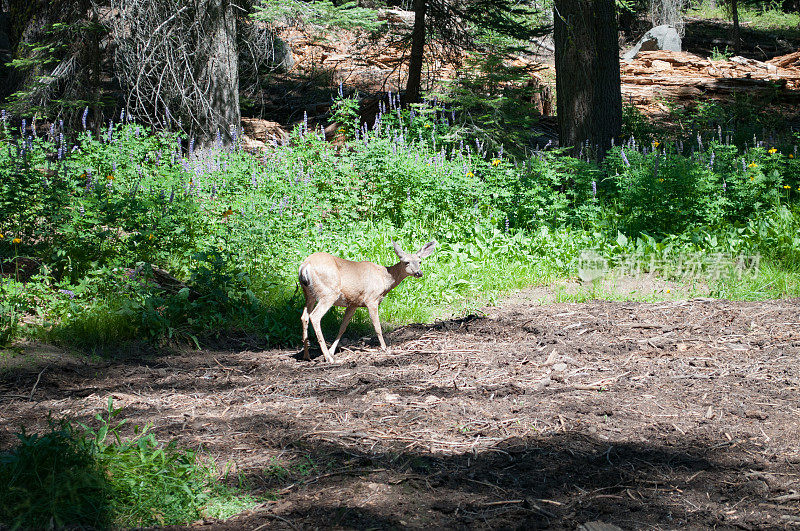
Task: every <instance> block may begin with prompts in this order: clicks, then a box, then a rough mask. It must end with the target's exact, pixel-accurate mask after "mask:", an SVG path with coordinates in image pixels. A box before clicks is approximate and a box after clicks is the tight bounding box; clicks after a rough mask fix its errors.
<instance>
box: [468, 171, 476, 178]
mask: <svg viewBox="0 0 800 531" xmlns="http://www.w3.org/2000/svg"><path fill="white" fill-rule="evenodd" d="M467 177H475V174H474V173H472V172H471V171H468V172H467Z"/></svg>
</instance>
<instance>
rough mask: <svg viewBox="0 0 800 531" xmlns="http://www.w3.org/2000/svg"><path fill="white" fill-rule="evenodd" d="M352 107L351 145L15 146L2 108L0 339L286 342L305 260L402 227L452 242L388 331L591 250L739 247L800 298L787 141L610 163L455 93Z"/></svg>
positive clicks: (121, 136) (388, 308) (303, 131)
mask: <svg viewBox="0 0 800 531" xmlns="http://www.w3.org/2000/svg"><path fill="white" fill-rule="evenodd" d="M354 101H355V100H353V99H348V98H343V99H340V100H339V101H338V102H337V104H336V106H335V109H336V112H337V119H339V120H340V121H341V122H342V131H341V133H342V134H343V135H345V137H346V138H345V141H344V142H343V143H340V144H331V143H328V142H326V141H325V140H324V139H322V138H321V137H320V136H319V134H318V133H315V132H314V131H310V130H309V128H308V126H307V125H305V124H304V125H302V126H301V127H299V128H298V130H296V131H295V132H294V134H293V136H292V138H291V141H290V142H288V143H286V144H285V145H273V146H271V147H270V149H268V151H267V152H265V153H261V154H257V155H253V154H249V153H246V152H244V151H242V150H241V149H239V148H238V146H234V147H233V148H224V149H223V148H222V147H220V146H217V147H216V148H213V149H207V150H203V151H198V150H195V149H194V145H193V142H192V141H191V140H190V141H187V140H186V139H182V138H180V137H179V136H177V135H175V134H169V133H154V132H151V131H148V130H146V129H145V128H143V127H141V126H139V125H137V124H135V123H129V122H124V123H118V124H112V125H111V126H110V127H109V129H108V130H106V131H104V132H103V133H102V134H101V135H99V136H97V135H93V134H92V133H90V132H89V131H82V132H80V133H79V134H78V135H76V136H75V137H74V139H75V140H74V143H71V142H70V141H68V140H67V138H68V137H67V136H65V133H64V132H62V131H59V130H58V129H57V128H56V127H53V128H51V130H50V131H49V132H48V134H46V135H44V136H41V135H40V136H38V137H36V136H34V134H32V133H34V131H33V130H30V129H27V127H26V126H25V124H24V123H22V124H20V125H21V126H22V128H23V130H25V131H26V133H28V132H30V133H31V134H26V135H25V137H24V138H23V137H21V136H20V135H19V130H18V129H17V128H13V129H12V127H11V125H10V124H9V123H8V122H4V123H3V124H2V131H1V132H0V143H2V149H0V236H1V237H0V268H2V270H1V271H0V272H2V274H3V278H2V281H1V282H0V294H1V295H2V296H1V297H0V305H2V308H3V312H2V314H0V315H2V317H0V340H2V341H3V342H4V343H8V342H10V341H13V340H14V338H18V337H36V338H41V339H44V340H48V341H55V342H58V343H62V344H65V345H69V346H75V347H79V348H81V349H83V350H88V351H95V352H103V351H110V350H113V349H114V347H115V346H118V345H119V344H120V342H124V341H136V340H148V341H163V340H177V341H180V342H184V343H190V344H193V345H196V346H197V345H200V344H201V343H202V342H203V341H205V340H207V339H212V338H215V337H219V338H225V337H246V338H248V340H249V341H257V342H261V343H262V344H263V343H267V344H272V345H286V344H294V343H296V342H297V340H298V338H299V319H298V316H299V313H300V307H301V303H302V294H301V293H299V291H298V289H297V281H296V275H297V266H298V264H299V263H300V262H301V261H302V259H303V258H304V257H305V256H307V255H308V254H311V253H313V252H315V251H321V250H325V251H328V252H331V253H333V254H336V255H339V256H342V257H344V258H348V259H353V260H371V261H375V262H378V263H383V264H390V263H393V261H394V260H395V259H396V257H395V256H394V253H393V251H392V246H391V239H392V238H394V239H395V240H397V241H399V242H401V243H402V245H403V246H404V248H406V249H411V248H414V249H416V248H418V247H419V246H420V245H421V244H422V243H424V242H426V241H429V240H430V239H436V240H438V241H439V246H438V247H437V251H436V253H435V254H434V255H433V256H432V257H431V258H430V259H428V260H426V264H425V277H424V278H423V279H422V280H416V279H410V280H408V281H406V282H404V283H403V284H402V285H401V286H400V287H399V288H397V290H396V292H395V293H393V294H392V295H391V296H390V297H388V298H387V300H386V301H385V302H384V304H383V305H382V315H383V319H384V320H385V321H388V322H390V323H404V322H411V321H429V320H431V319H434V318H437V317H442V316H447V315H452V314H453V313H460V312H462V311H468V310H469V309H470V307H471V306H474V305H477V304H481V303H485V302H492V301H493V300H494V299H495V297H496V296H497V295H499V294H502V293H503V292H507V291H509V290H512V289H516V288H520V287H524V286H530V285H541V284H546V283H549V282H551V281H552V280H554V279H556V278H564V277H575V276H577V275H578V273H579V269H580V267H581V260H582V258H581V257H582V256H584V254H585V252H586V251H587V250H589V251H592V252H593V253H595V254H596V255H598V256H600V257H601V258H603V259H604V260H605V261H606V262H607V263H608V264H612V265H613V264H619V263H621V262H622V261H627V262H628V263H630V262H637V263H647V262H649V263H654V262H658V263H663V264H667V263H679V262H681V261H685V260H686V257H687V256H691V257H697V256H702V257H705V258H703V259H698V260H696V261H699V262H700V263H701V265H700V267H699V273H698V274H705V273H706V272H708V271H712V272H713V271H716V270H718V269H720V267H722V266H720V265H719V264H720V263H722V264H723V265H724V268H726V271H727V270H730V272H731V274H734V275H736V276H741V274H742V272H743V271H742V270H743V267H741V266H735V267H734V266H730V264H731V263H734V264H736V263H741V262H742V261H743V260H747V261H748V263H749V264H750V265H749V266H748V268H747V274H748V275H751V274H752V273H754V272H756V273H757V272H758V271H759V270H762V269H763V270H764V271H771V272H776V274H778V275H779V276H782V277H781V278H782V280H780V281H776V282H772V283H770V284H768V285H767V286H766V287H764V286H761V285H756V284H753V285H752V293H758V294H759V296H762V295H763V296H770V297H779V296H785V295H791V294H797V293H798V282H797V274H798V249H799V248H800V246H799V245H798V244H799V243H800V242H798V241H797V239H798V237H797V236H796V235H797V234H798V228H800V226H799V225H800V214H799V213H798V210H797V207H796V205H797V197H798V194H800V166H798V162H797V160H796V158H795V156H796V138H795V137H791V136H786V135H784V136H781V137H780V138H779V139H778V138H777V137H775V138H774V139H773V140H770V141H769V142H768V143H767V142H765V141H759V140H758V139H753V140H750V141H749V143H747V142H745V143H743V144H741V145H740V144H737V143H736V142H734V141H733V138H734V135H732V134H728V133H729V131H728V130H727V129H722V128H721V127H719V128H716V129H715V128H710V127H707V126H704V128H703V129H700V132H699V133H698V134H696V135H693V136H690V137H688V138H683V139H673V140H667V139H666V138H663V137H662V138H659V136H660V135H658V134H657V132H656V133H653V132H650V133H649V134H646V135H644V134H642V135H640V136H639V137H638V138H637V137H635V136H632V137H631V138H630V139H629V140H628V141H626V142H625V143H624V145H622V146H617V147H615V148H614V149H613V150H612V151H611V152H610V153H609V156H608V157H606V159H605V161H604V162H603V163H602V164H599V165H598V164H597V163H594V162H591V161H590V160H589V159H588V156H587V154H586V153H579V154H578V156H576V157H568V156H565V155H564V154H563V153H561V152H559V151H558V150H548V151H535V152H533V153H531V154H530V155H529V156H527V157H524V158H512V157H510V156H509V155H508V154H507V153H504V152H503V149H502V148H498V149H497V150H494V151H492V150H490V149H489V148H488V147H487V145H488V144H486V143H483V142H481V140H480V139H478V140H475V139H474V138H472V139H470V138H468V137H464V136H463V135H461V134H456V133H457V132H458V131H459V129H458V124H457V121H458V115H457V114H456V113H455V112H453V109H451V108H449V107H447V106H446V104H444V103H441V102H440V103H429V104H426V105H421V106H417V107H414V108H413V109H410V110H409V109H400V108H398V107H397V106H396V95H391V96H390V104H389V105H385V106H382V112H381V114H380V115H379V117H378V119H377V122H376V123H375V124H374V127H373V128H372V129H370V130H367V129H366V128H365V127H362V128H359V127H358V124H357V123H356V122H355V121H353V120H354V119H355V115H354V114H353V113H352V112H348V110H350V109H352V108H353V105H354ZM634 118H636V117H635V116H634V115H631V116H629V122H631V120H632V121H633V122H635V120H634ZM348 120H349V121H348ZM695 122H696V123H697V124H700V123H701V122H700V121H699V119H695ZM631 123H632V122H631ZM692 123H694V122H692ZM640 125H641V124H640ZM698 128H699V125H698ZM639 129H640V130H641V131H640V132H642V131H644V132H647V131H646V129H645V128H642V127H639ZM643 137H644V138H643ZM743 257H744V258H743ZM731 261H733V262H731ZM737 261H738V262H737ZM31 264H34V266H35V267H32V268H30V267H29V266H30V265H31ZM753 264H755V265H753ZM23 266H24V267H23ZM26 267H28V269H26ZM609 267H611V266H609ZM664 267H666V266H664ZM670 267H671V266H670ZM673 269H674V268H673ZM159 271H160V272H163V273H164V274H159ZM712 277H713V279H712V280H713V282H715V283H719V287H715V288H714V289H717V290H718V292H719V293H721V294H730V293H736V294H738V295H736V296H737V297H743V298H746V297H748V294H747V293H748V292H747V288H746V283H741V282H739V283H735V284H732V283H731V282H730V281H728V280H725V279H726V278H728V277H730V275H728V277H723V276H721V275H717V274H716V273H714V274H713V275H712ZM748 278H749V277H748ZM734 285H735V286H736V289H735V290H734V289H732V286H734ZM337 319H338V316H337V315H335V312H331V314H330V315H328V316H327V318H326V321H325V322H326V326H331V325H333V326H335V325H334V324H333V323H335V322H336V320H337ZM364 319H365V318H364V317H363V316H360V317H359V316H357V317H356V327H358V323H359V322H363V321H364Z"/></svg>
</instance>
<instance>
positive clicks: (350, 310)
mask: <svg viewBox="0 0 800 531" xmlns="http://www.w3.org/2000/svg"><path fill="white" fill-rule="evenodd" d="M354 313H356V306H348V307H347V309H346V310H345V311H344V317H343V318H342V326H340V327H339V335H337V336H336V339H335V340H334V341H333V343H331V348H330V351H331V356H333V355H334V354H336V347H337V346H338V345H339V340H340V339H342V336H343V335H344V331H345V330H346V329H347V325H348V324H350V319H352V318H353V314H354Z"/></svg>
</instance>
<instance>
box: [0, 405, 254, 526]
mask: <svg viewBox="0 0 800 531" xmlns="http://www.w3.org/2000/svg"><path fill="white" fill-rule="evenodd" d="M118 414H119V410H116V409H114V408H113V405H112V402H111V400H110V399H109V403H108V410H107V412H106V415H105V416H102V415H97V417H96V419H97V421H98V422H99V427H98V428H97V429H96V430H95V429H91V428H89V427H87V426H85V425H82V424H79V425H78V426H79V428H80V429H78V428H76V427H75V426H76V425H75V423H72V422H69V421H67V420H62V421H59V422H55V421H51V422H50V429H49V431H47V432H45V433H44V434H42V435H35V434H34V435H29V434H27V433H26V432H25V430H22V431H21V432H20V433H18V434H17V437H18V439H19V441H20V442H19V444H18V445H17V446H16V447H15V448H14V449H12V450H11V451H9V452H6V453H3V454H0V526H2V525H5V526H9V527H11V528H14V529H16V528H22V529H45V528H65V527H73V528H96V529H103V528H107V527H112V526H113V527H131V526H134V527H140V526H150V525H174V524H185V523H188V522H191V521H194V520H196V519H198V518H203V517H210V516H214V517H226V516H231V514H233V513H235V512H237V511H240V510H242V509H244V508H246V507H247V506H249V505H251V504H252V501H251V500H250V499H249V498H248V497H246V496H240V495H237V494H236V493H235V492H234V491H233V490H231V489H229V488H227V487H225V486H224V485H222V484H221V483H220V482H219V481H218V479H217V477H216V474H215V473H214V471H213V469H212V468H211V467H210V466H208V465H206V464H203V463H202V462H201V461H200V460H199V458H198V455H197V453H196V452H194V451H191V450H186V449H182V448H179V447H178V446H177V444H176V443H175V442H170V443H168V444H166V445H165V444H163V443H160V442H159V441H158V440H157V439H156V438H155V436H154V434H153V433H151V432H149V431H148V428H146V427H145V428H144V429H141V430H139V429H136V430H135V431H136V434H135V436H134V437H133V438H132V439H125V438H123V437H122V436H121V435H120V428H121V427H122V425H123V424H124V423H125V421H120V422H116V423H112V421H113V420H114V418H115V417H116V416H117V415H118Z"/></svg>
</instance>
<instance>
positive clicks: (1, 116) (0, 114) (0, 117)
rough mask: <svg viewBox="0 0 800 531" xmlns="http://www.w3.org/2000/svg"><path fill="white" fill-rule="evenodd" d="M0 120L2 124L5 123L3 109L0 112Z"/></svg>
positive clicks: (4, 111)
mask: <svg viewBox="0 0 800 531" xmlns="http://www.w3.org/2000/svg"><path fill="white" fill-rule="evenodd" d="M0 119H2V120H3V122H4V123H5V121H6V110H5V109H2V110H0Z"/></svg>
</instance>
